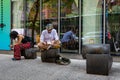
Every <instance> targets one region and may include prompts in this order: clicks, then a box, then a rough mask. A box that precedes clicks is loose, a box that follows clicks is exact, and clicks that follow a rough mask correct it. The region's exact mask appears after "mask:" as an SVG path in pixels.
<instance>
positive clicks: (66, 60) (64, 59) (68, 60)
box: [62, 57, 71, 63]
mask: <svg viewBox="0 0 120 80" xmlns="http://www.w3.org/2000/svg"><path fill="white" fill-rule="evenodd" d="M62 61H63V62H67V63H71V61H70V59H68V58H64V57H62Z"/></svg>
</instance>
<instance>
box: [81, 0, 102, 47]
mask: <svg viewBox="0 0 120 80" xmlns="http://www.w3.org/2000/svg"><path fill="white" fill-rule="evenodd" d="M93 2H94V3H93ZM102 4H103V1H102V0H92V1H91V0H82V24H81V26H82V44H83V45H84V44H100V43H102Z"/></svg>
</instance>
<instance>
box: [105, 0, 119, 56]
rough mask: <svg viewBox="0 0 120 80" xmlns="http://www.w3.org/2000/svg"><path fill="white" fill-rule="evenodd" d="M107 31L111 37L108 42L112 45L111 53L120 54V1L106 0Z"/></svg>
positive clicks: (107, 39)
mask: <svg viewBox="0 0 120 80" xmlns="http://www.w3.org/2000/svg"><path fill="white" fill-rule="evenodd" d="M106 29H107V30H108V32H109V37H108V38H106V42H107V43H109V44H110V45H111V52H112V53H113V54H119V52H120V0H106Z"/></svg>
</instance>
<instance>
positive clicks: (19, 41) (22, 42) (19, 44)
mask: <svg viewBox="0 0 120 80" xmlns="http://www.w3.org/2000/svg"><path fill="white" fill-rule="evenodd" d="M10 38H11V40H15V44H14V45H11V46H10V47H11V48H14V58H12V60H20V59H21V49H28V48H30V47H31V42H30V40H28V37H27V36H24V35H21V34H18V32H17V31H12V32H11V33H10Z"/></svg>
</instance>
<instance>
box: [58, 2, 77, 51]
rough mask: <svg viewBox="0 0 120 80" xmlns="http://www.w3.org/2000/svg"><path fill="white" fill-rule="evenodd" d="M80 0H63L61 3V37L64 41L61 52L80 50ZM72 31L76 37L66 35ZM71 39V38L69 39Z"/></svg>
mask: <svg viewBox="0 0 120 80" xmlns="http://www.w3.org/2000/svg"><path fill="white" fill-rule="evenodd" d="M78 3H79V0H61V4H60V39H61V42H62V47H61V52H78V51H79V50H78V48H79V11H78V10H79V9H78ZM69 31H72V32H73V34H74V35H75V38H74V39H73V40H72V39H70V38H67V37H70V36H66V37H65V36H64V35H66V34H67V32H69ZM69 39H70V40H69Z"/></svg>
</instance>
